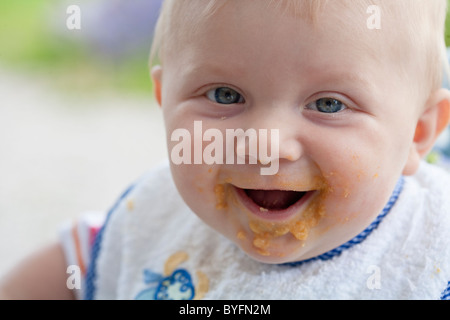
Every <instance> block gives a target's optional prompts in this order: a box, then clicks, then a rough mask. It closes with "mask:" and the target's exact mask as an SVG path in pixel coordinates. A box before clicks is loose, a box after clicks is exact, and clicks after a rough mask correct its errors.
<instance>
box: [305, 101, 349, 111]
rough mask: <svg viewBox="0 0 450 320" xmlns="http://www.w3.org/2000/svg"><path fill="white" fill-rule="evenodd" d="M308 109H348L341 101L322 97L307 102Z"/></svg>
mask: <svg viewBox="0 0 450 320" xmlns="http://www.w3.org/2000/svg"><path fill="white" fill-rule="evenodd" d="M305 107H306V109H309V110H313V111H318V112H322V113H337V112H340V111H342V110H345V109H347V106H346V105H345V104H343V103H342V102H341V101H339V100H336V99H332V98H321V99H317V100H316V101H314V102H311V103H309V104H307V105H306V106H305Z"/></svg>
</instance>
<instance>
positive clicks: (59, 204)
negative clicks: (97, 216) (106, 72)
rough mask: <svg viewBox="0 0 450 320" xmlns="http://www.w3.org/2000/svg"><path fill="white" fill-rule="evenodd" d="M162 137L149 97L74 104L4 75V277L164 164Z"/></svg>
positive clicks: (0, 218)
mask: <svg viewBox="0 0 450 320" xmlns="http://www.w3.org/2000/svg"><path fill="white" fill-rule="evenodd" d="M163 130H164V129H163V123H162V115H161V112H160V110H159V109H158V108H157V107H156V106H155V105H153V102H152V101H151V100H150V99H148V98H142V99H140V98H136V97H133V98H130V97H124V96H117V95H116V94H113V93H106V94H103V96H101V97H96V98H92V97H74V96H72V97H69V96H64V95H62V94H61V93H58V92H56V91H55V90H54V89H52V88H51V87H49V86H47V85H45V84H44V83H42V81H40V79H37V78H33V77H28V76H21V75H18V74H14V73H10V72H5V71H4V70H0V276H1V275H2V274H3V273H4V272H5V271H6V270H7V269H9V268H10V267H11V266H13V265H14V264H15V263H16V262H17V261H18V260H19V259H21V258H22V257H23V256H24V255H26V254H28V253H29V252H31V251H33V250H35V249H36V248H39V247H41V246H42V245H44V244H46V243H47V242H48V241H51V240H54V239H56V236H57V229H58V226H59V225H60V224H61V223H62V222H63V221H65V220H67V219H72V218H75V217H77V216H78V215H79V214H80V213H82V212H83V211H87V210H100V211H106V210H108V209H109V207H110V206H111V205H112V204H113V203H114V201H115V199H116V198H117V197H118V196H119V195H120V193H121V192H122V191H123V190H124V189H125V188H126V187H127V186H128V185H129V184H130V183H131V182H132V181H134V180H135V179H136V178H137V177H139V176H140V175H141V174H142V173H143V172H145V171H146V170H148V169H149V168H151V167H152V166H154V165H155V164H157V163H159V162H160V161H162V160H163V159H165V158H166V147H165V142H164V140H165V138H164V137H165V136H164V131H163Z"/></svg>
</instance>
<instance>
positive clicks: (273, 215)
mask: <svg viewBox="0 0 450 320" xmlns="http://www.w3.org/2000/svg"><path fill="white" fill-rule="evenodd" d="M234 190H235V191H236V194H237V196H238V198H239V199H240V201H241V202H242V203H243V204H244V206H245V207H246V208H247V209H248V210H249V211H250V212H251V213H252V214H253V215H255V216H257V217H258V218H261V219H264V220H271V221H274V222H275V221H283V220H287V219H289V218H291V217H292V216H294V215H295V214H297V213H298V212H300V211H301V209H302V206H304V204H305V203H306V202H307V201H308V200H309V199H310V198H311V197H312V196H313V195H314V194H316V192H317V191H309V192H307V193H306V194H305V195H304V196H303V197H302V198H301V199H300V200H299V201H297V202H296V203H294V204H293V205H291V206H290V207H288V208H286V209H283V210H268V209H264V210H261V207H260V206H258V205H257V204H256V203H254V202H253V200H252V199H250V198H249V197H248V196H247V194H246V193H245V191H244V190H243V189H240V188H238V187H234Z"/></svg>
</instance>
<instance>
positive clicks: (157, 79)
mask: <svg viewBox="0 0 450 320" xmlns="http://www.w3.org/2000/svg"><path fill="white" fill-rule="evenodd" d="M150 73H151V76H152V80H153V87H154V88H153V91H154V93H155V98H156V101H157V102H158V104H159V106H161V79H162V67H161V66H160V65H157V66H154V67H153V68H152V70H151V72H150Z"/></svg>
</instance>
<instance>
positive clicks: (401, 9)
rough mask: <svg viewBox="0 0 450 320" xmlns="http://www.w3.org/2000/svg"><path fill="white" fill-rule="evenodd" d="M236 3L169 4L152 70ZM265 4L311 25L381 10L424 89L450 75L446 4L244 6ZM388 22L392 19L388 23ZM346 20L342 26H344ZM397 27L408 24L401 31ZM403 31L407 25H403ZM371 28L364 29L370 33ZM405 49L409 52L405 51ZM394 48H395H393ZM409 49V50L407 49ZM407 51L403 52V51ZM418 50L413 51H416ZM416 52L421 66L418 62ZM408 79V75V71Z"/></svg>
mask: <svg viewBox="0 0 450 320" xmlns="http://www.w3.org/2000/svg"><path fill="white" fill-rule="evenodd" d="M233 1H243V0H164V2H163V6H162V9H161V14H160V17H159V20H158V23H157V26H156V29H155V34H154V38H153V44H152V49H151V53H150V64H153V63H155V61H156V59H159V61H160V62H161V63H163V61H164V56H165V54H166V50H168V48H169V44H171V43H176V41H177V39H179V37H180V36H182V37H184V38H188V39H189V37H193V36H195V34H196V31H197V30H198V29H199V28H201V27H202V25H201V23H200V22H201V21H207V20H208V19H209V18H211V17H213V16H214V14H215V13H216V12H217V11H218V10H220V8H221V7H222V6H224V5H225V4H227V3H230V2H233ZM245 1H256V2H258V3H263V5H266V6H267V8H268V9H272V10H273V9H277V10H281V11H282V12H283V13H285V14H291V15H294V16H296V17H300V18H303V19H309V21H311V23H315V22H316V18H317V17H318V15H319V14H320V13H321V12H324V10H326V9H328V4H333V5H337V6H336V9H338V10H339V9H340V8H352V9H353V10H357V11H358V12H363V13H366V11H367V8H368V7H369V6H371V5H378V6H379V7H380V8H382V15H383V18H382V21H383V23H384V21H386V20H388V21H391V23H396V24H397V25H395V26H394V25H392V27H393V28H394V29H395V30H394V32H395V33H397V36H396V39H400V40H401V41H402V43H398V44H397V45H395V44H393V45H392V47H393V48H392V50H395V51H396V53H397V55H398V58H399V59H404V60H406V61H408V63H407V65H415V66H417V67H418V68H419V70H420V73H419V74H420V75H421V79H417V80H418V82H419V83H421V84H424V83H426V84H427V85H426V88H422V89H424V90H426V91H427V92H430V91H431V90H433V89H438V88H440V87H441V85H442V81H443V77H444V70H445V71H446V72H445V73H446V74H447V76H448V75H449V72H448V71H449V65H448V59H447V54H446V45H445V39H444V28H445V27H444V26H445V18H446V12H447V0H395V1H393V0H358V1H354V0H339V1H337V0H331V1H330V0H265V1H263V0H245ZM384 17H388V19H386V18H384ZM345 18H347V19H348V18H349V17H343V18H342V19H343V20H342V21H345V20H344V19H345ZM398 22H400V23H404V24H406V26H405V27H404V28H401V27H400V28H398ZM402 26H403V24H402ZM365 27H366V25H364V26H362V28H365ZM405 45H406V46H405ZM394 46H395V47H394ZM403 46H404V47H403ZM402 47H403V48H402ZM411 50H413V51H411ZM412 52H417V53H418V54H419V57H421V58H420V59H423V60H421V61H417V59H416V58H415V57H417V56H416V55H413V54H411V53H412ZM405 72H406V73H407V72H408V71H407V70H405Z"/></svg>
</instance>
